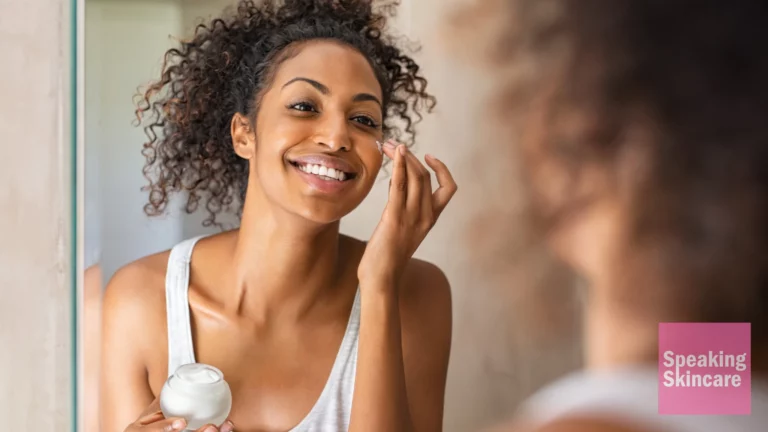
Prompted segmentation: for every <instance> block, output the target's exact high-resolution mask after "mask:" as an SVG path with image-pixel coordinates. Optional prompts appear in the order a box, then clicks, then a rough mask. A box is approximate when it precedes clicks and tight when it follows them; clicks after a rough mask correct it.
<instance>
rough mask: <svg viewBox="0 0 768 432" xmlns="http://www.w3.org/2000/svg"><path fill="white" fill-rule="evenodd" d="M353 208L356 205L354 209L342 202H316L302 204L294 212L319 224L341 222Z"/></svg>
mask: <svg viewBox="0 0 768 432" xmlns="http://www.w3.org/2000/svg"><path fill="white" fill-rule="evenodd" d="M352 210H354V207H353V208H352V209H346V208H342V206H341V205H340V203H329V202H319V203H318V202H315V203H311V204H306V205H303V206H300V207H299V208H297V209H296V211H293V212H292V213H294V214H296V215H298V216H299V217H301V218H302V219H306V220H307V221H309V222H313V223H315V224H318V225H330V224H333V223H337V222H339V221H340V220H341V218H343V217H344V216H346V215H348V214H349V213H350V212H351V211H352Z"/></svg>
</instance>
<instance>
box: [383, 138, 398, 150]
mask: <svg viewBox="0 0 768 432" xmlns="http://www.w3.org/2000/svg"><path fill="white" fill-rule="evenodd" d="M384 145H385V146H387V147H390V148H394V147H395V146H396V145H395V142H394V141H392V140H391V139H389V140H387V142H385V143H384Z"/></svg>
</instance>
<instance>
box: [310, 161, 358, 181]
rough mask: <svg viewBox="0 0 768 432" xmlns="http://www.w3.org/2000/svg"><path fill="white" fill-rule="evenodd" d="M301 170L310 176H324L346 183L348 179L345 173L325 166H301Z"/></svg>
mask: <svg viewBox="0 0 768 432" xmlns="http://www.w3.org/2000/svg"><path fill="white" fill-rule="evenodd" d="M299 169H300V170H302V171H304V172H306V173H310V174H315V175H318V176H323V177H327V178H332V179H336V180H338V181H344V180H346V179H347V174H346V173H345V172H344V171H340V170H336V169H334V168H328V167H326V166H323V165H314V164H307V165H299Z"/></svg>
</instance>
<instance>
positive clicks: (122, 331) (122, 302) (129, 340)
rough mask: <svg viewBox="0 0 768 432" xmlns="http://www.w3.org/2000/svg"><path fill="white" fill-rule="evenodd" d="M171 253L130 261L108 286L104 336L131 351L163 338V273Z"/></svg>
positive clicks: (104, 310)
mask: <svg viewBox="0 0 768 432" xmlns="http://www.w3.org/2000/svg"><path fill="white" fill-rule="evenodd" d="M169 254H170V251H165V252H160V253H157V254H153V255H149V256H147V257H144V258H141V259H138V260H136V261H133V262H131V263H129V264H127V265H125V266H123V267H122V268H120V269H119V270H118V271H117V272H115V274H114V275H113V276H112V277H111V279H110V281H109V283H107V286H106V289H105V292H104V300H103V306H102V307H103V316H104V323H103V325H104V327H105V330H107V334H108V335H109V334H111V335H114V336H116V337H117V336H119V338H120V343H121V344H125V345H130V346H132V347H134V348H139V347H142V346H152V345H151V344H154V343H155V342H156V341H155V340H154V338H155V337H159V336H164V334H165V333H164V329H165V271H166V268H167V262H168V256H169Z"/></svg>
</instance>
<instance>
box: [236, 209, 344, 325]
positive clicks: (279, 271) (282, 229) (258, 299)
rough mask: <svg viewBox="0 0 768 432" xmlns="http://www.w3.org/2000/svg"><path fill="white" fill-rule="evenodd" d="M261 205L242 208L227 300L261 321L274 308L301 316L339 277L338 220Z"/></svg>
mask: <svg viewBox="0 0 768 432" xmlns="http://www.w3.org/2000/svg"><path fill="white" fill-rule="evenodd" d="M267 208H270V207H269V206H268V204H266V203H256V204H253V205H251V206H249V203H248V202H246V204H245V206H244V209H243V215H242V222H241V226H240V230H239V232H238V235H237V240H236V245H235V251H234V256H233V259H232V264H231V272H229V274H230V275H231V276H230V280H229V283H230V284H231V285H232V286H234V287H235V292H236V295H235V296H234V297H230V299H231V301H229V302H228V304H227V308H231V309H232V310H235V311H236V312H237V313H239V314H242V315H247V316H249V317H251V318H254V319H255V320H257V321H262V322H264V321H268V320H270V318H271V317H272V316H274V315H276V313H275V312H276V311H279V312H280V316H281V317H283V318H286V317H288V318H289V319H290V318H291V317H293V318H297V317H298V316H301V315H302V314H305V313H306V312H307V311H308V310H309V309H310V308H311V306H312V305H314V304H322V302H317V300H318V298H319V297H321V296H322V295H324V294H325V293H326V292H327V290H328V289H330V288H331V287H333V286H337V285H338V283H337V282H338V280H339V278H340V276H341V275H340V271H339V270H340V266H339V263H340V261H341V260H340V259H339V223H338V222H336V223H332V224H329V225H322V226H321V225H318V224H312V223H311V222H308V221H307V220H306V219H303V218H301V217H299V216H296V215H293V214H287V212H283V211H279V210H278V211H265V209H267ZM254 209H256V210H254Z"/></svg>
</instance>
